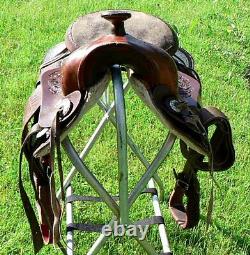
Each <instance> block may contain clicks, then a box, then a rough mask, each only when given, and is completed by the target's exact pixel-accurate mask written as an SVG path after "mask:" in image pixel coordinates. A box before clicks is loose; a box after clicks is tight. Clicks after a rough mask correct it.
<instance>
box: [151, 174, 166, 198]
mask: <svg viewBox="0 0 250 255" xmlns="http://www.w3.org/2000/svg"><path fill="white" fill-rule="evenodd" d="M153 178H154V180H155V182H156V183H157V185H158V187H159V190H160V192H159V200H160V201H161V202H163V201H164V199H165V189H164V185H163V182H162V180H161V178H160V176H159V175H158V174H157V173H155V174H154V176H153Z"/></svg>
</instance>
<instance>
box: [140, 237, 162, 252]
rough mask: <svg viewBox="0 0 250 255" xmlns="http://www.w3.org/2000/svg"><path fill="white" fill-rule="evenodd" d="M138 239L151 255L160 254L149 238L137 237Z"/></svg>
mask: <svg viewBox="0 0 250 255" xmlns="http://www.w3.org/2000/svg"><path fill="white" fill-rule="evenodd" d="M135 239H136V241H137V242H138V243H139V244H140V245H141V246H142V247H143V249H144V250H145V251H146V252H147V254H149V255H158V253H157V252H156V251H155V249H154V248H153V247H152V245H151V244H150V243H149V242H148V241H147V240H145V239H144V240H139V239H138V237H135Z"/></svg>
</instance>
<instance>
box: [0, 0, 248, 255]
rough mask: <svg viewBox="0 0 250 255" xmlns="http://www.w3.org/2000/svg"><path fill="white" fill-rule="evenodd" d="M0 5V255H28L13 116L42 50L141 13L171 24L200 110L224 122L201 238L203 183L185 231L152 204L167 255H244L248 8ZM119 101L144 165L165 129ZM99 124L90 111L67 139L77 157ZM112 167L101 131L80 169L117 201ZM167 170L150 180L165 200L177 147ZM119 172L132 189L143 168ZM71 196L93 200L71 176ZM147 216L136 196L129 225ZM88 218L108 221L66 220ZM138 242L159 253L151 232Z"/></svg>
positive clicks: (84, 242)
mask: <svg viewBox="0 0 250 255" xmlns="http://www.w3.org/2000/svg"><path fill="white" fill-rule="evenodd" d="M0 3H1V10H0V35H1V36H0V54H1V55H0V89H1V92H0V98H1V104H0V137H1V141H0V167H1V168H0V172H1V175H0V183H1V186H0V247H1V248H0V254H11V255H14V254H32V243H31V239H30V232H29V227H28V222H27V220H26V218H25V215H24V211H23V208H22V206H21V200H20V197H19V192H18V183H17V180H18V176H17V174H18V153H19V145H20V133H21V128H22V114H23V107H24V105H25V102H26V100H27V98H28V96H29V95H30V94H31V91H32V90H33V88H34V84H35V81H36V79H37V72H38V68H39V64H40V63H41V61H42V58H43V56H44V54H45V52H46V50H47V49H48V48H50V47H52V46H53V45H54V44H56V43H58V42H60V41H62V40H64V33H65V31H66V29H67V27H68V26H69V24H70V23H71V22H73V20H75V19H76V18H77V17H78V16H80V15H83V14H86V13H88V12H92V11H96V10H101V9H111V8H112V9H118V8H131V9H136V10H141V11H144V12H148V13H151V14H153V15H156V16H159V17H161V18H162V19H164V20H166V21H168V22H169V23H171V24H174V25H175V26H176V27H177V28H178V32H179V35H180V41H181V45H182V46H183V47H184V48H186V49H187V50H188V51H190V52H191V53H192V54H193V56H194V58H195V61H196V69H197V71H198V73H199V74H200V76H201V79H202V83H203V104H204V105H214V106H216V107H218V108H220V109H221V110H223V111H224V112H226V114H227V116H228V117H229V118H230V120H231V124H232V129H233V139H234V144H235V149H236V162H235V165H234V166H233V167H232V168H231V169H230V170H229V171H227V172H224V173H218V174H216V179H217V181H218V183H219V184H220V190H218V191H217V192H216V202H215V208H214V214H213V218H214V221H213V225H212V226H211V227H210V229H209V231H208V232H205V227H206V223H205V222H206V206H207V202H208V194H209V190H210V189H209V187H210V185H208V183H209V178H208V174H206V173H200V174H199V177H200V181H201V187H202V200H201V213H202V217H201V221H200V224H199V225H198V226H197V227H196V228H195V229H193V230H188V231H182V230H180V229H179V228H178V227H177V226H176V225H175V224H174V222H173V220H172V219H171V218H170V215H169V211H168V209H167V202H164V203H163V204H162V209H163V213H164V216H165V218H166V222H167V229H168V235H169V239H170V244H171V247H172V249H173V252H174V254H195V255H196V254H211V255H212V254H220V255H222V254H241V255H243V254H244V255H247V254H249V253H250V207H249V204H250V196H249V191H250V184H249V183H250V182H249V169H250V162H249V161H250V159H249V152H250V130H249V125H250V122H249V120H250V96H249V81H247V80H246V79H245V78H244V77H245V73H246V71H247V68H248V66H249V65H250V16H249V13H250V8H249V7H250V5H249V1H243V0H242V1H237V0H235V1H234V0H230V1H229V0H224V1H223V0H221V1H216V0H214V1H205V0H204V1H201V0H200V1H198V0H196V1H173V0H169V1H164V0H158V1H155V0H151V1H147V0H141V1H128V0H122V1H120V0H116V1H111V0H106V1H86V0H85V1H76V0H73V1H66V0H61V1H55V0H50V1H48V0H41V1H38V0H33V1H27V0H26V1H24V0H23V1H22V0H16V1H10V0H1V1H0ZM127 99H128V100H127V109H128V110H127V111H128V127H129V132H130V133H131V134H133V138H134V140H135V141H136V142H137V143H138V144H139V146H140V148H141V149H142V151H143V152H144V153H145V154H146V156H147V157H148V158H149V159H150V160H151V159H153V157H154V155H155V154H156V152H157V150H158V148H159V147H160V146H161V143H162V142H163V139H164V138H165V135H166V133H167V130H166V129H165V128H164V127H163V126H162V125H161V124H160V123H159V122H158V121H157V120H156V118H155V116H154V115H153V114H152V113H151V112H150V111H149V110H148V109H147V108H146V107H144V106H143V104H142V102H141V101H140V100H139V99H138V98H137V97H135V95H134V94H133V92H129V94H128V95H127ZM100 118H101V113H100V111H99V110H98V109H97V108H94V109H93V110H92V111H91V112H90V113H88V114H87V116H86V117H85V119H84V120H83V121H82V123H81V124H80V125H79V128H78V129H77V130H76V131H75V134H74V136H73V140H76V137H78V140H77V141H78V142H79V141H80V143H79V145H78V148H79V150H80V148H81V146H83V145H84V143H86V141H87V139H88V137H89V136H90V134H91V132H92V131H93V130H94V128H95V126H96V124H97V123H98V120H99V119H100ZM110 137H112V139H111V140H110ZM115 160H116V147H115V130H114V129H113V127H112V126H111V125H108V126H107V127H106V128H105V133H104V134H103V135H102V137H101V139H100V140H99V142H98V144H97V145H96V146H95V147H94V149H93V150H92V151H91V153H90V154H89V156H88V157H87V159H86V163H87V165H88V166H89V167H91V168H93V169H94V170H93V171H94V172H95V173H96V174H97V175H98V176H100V180H101V181H103V182H104V185H105V187H106V188H107V189H108V190H109V191H111V192H113V193H116V192H117V183H116V182H114V181H113V180H116V177H117V164H116V161H115ZM167 161H168V162H167V163H168V164H167V163H166V162H164V164H163V165H162V167H161V168H160V170H159V174H160V176H161V177H162V179H163V181H164V183H165V184H166V189H167V192H170V191H171V189H172V187H173V185H174V178H173V174H172V168H176V169H178V170H181V168H182V166H183V164H184V161H183V159H182V157H181V155H180V152H179V148H178V143H176V145H175V147H174V150H173V151H172V152H171V155H170V157H169V158H168V159H167ZM129 163H130V169H129V171H130V174H131V175H130V179H129V183H130V188H132V187H133V185H134V184H135V183H136V181H137V180H138V178H139V177H140V175H141V174H142V173H143V171H144V169H143V167H142V166H141V164H140V163H139V162H138V160H137V159H136V158H135V156H134V155H133V154H132V153H131V152H129ZM66 165H68V163H67V162H66ZM65 169H67V168H65ZM65 174H66V170H65ZM26 180H27V182H26V186H27V187H28V190H30V191H31V188H30V186H29V184H28V177H27V175H26ZM79 183H80V184H79ZM74 187H75V190H76V191H78V192H80V191H81V192H82V193H83V194H89V193H93V192H92V191H91V189H90V188H89V187H88V186H87V185H86V183H85V182H84V181H83V180H82V178H81V177H80V176H78V177H77V178H76V179H75V181H74ZM151 213H152V209H151V207H150V201H149V199H147V197H143V198H142V200H140V201H138V202H136V204H135V205H134V206H133V208H132V215H131V217H132V218H133V219H138V218H141V217H146V216H149V215H150V214H151ZM90 218H91V219H92V218H94V219H95V220H96V221H98V220H104V221H108V220H109V218H110V213H109V212H108V210H107V208H106V207H105V206H104V205H102V206H91V207H89V205H88V204H85V205H80V204H79V205H77V206H76V219H78V220H88V219H90ZM96 237H97V235H95V234H93V235H90V236H87V235H86V234H77V235H76V241H77V249H76V254H84V251H86V250H87V249H88V247H90V245H91V243H92V242H93V241H94V240H95V238H96ZM148 239H149V240H150V241H151V242H152V243H154V245H155V246H156V248H157V249H160V242H159V238H158V236H157V231H156V228H153V229H152V230H151V231H150V233H149V235H148ZM40 254H59V252H58V251H57V250H55V249H54V248H53V247H46V248H44V249H43V250H42V252H41V253H40ZM100 254H144V252H143V250H142V249H141V248H140V247H139V246H138V244H137V243H136V242H135V241H134V240H132V241H131V240H127V239H126V238H125V239H124V240H121V239H116V240H115V241H114V242H113V241H112V240H111V241H110V242H107V244H106V245H105V247H104V248H103V249H102V250H101V252H100Z"/></svg>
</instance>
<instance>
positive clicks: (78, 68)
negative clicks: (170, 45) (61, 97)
mask: <svg viewBox="0 0 250 255" xmlns="http://www.w3.org/2000/svg"><path fill="white" fill-rule="evenodd" d="M114 64H120V65H123V66H126V67H128V68H129V69H132V70H133V71H134V72H135V74H136V76H137V77H138V78H139V79H140V80H142V81H143V82H144V84H145V86H146V87H147V89H148V90H150V89H152V88H154V87H155V86H158V85H162V86H164V87H165V88H166V90H167V91H168V93H169V96H175V97H177V94H178V93H177V82H178V79H177V77H178V76H177V68H176V65H175V63H174V61H173V60H172V58H171V57H170V56H169V55H168V54H167V53H166V52H165V51H163V50H161V49H159V48H157V47H154V46H152V45H150V44H148V43H145V42H142V41H140V40H137V39H136V38H133V37H132V36H130V35H125V36H115V35H107V36H104V37H102V38H99V39H98V40H96V41H94V42H93V43H92V44H91V45H89V46H88V47H84V48H80V49H78V50H77V51H75V52H73V53H72V54H71V55H70V56H69V58H68V59H67V60H66V61H65V63H64V65H63V68H62V76H63V81H62V88H63V91H64V93H65V95H67V94H69V93H71V92H72V91H74V90H78V89H79V90H80V91H85V90H86V89H87V88H89V87H91V86H93V84H95V83H96V82H97V81H96V77H100V76H101V75H102V74H103V73H106V72H107V70H108V69H109V68H110V66H112V65H114Z"/></svg>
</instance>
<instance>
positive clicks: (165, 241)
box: [148, 179, 171, 253]
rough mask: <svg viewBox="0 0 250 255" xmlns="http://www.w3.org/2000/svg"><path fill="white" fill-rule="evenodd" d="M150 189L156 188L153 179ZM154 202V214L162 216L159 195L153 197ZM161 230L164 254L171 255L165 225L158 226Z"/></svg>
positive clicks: (149, 185)
mask: <svg viewBox="0 0 250 255" xmlns="http://www.w3.org/2000/svg"><path fill="white" fill-rule="evenodd" d="M148 187H149V188H155V185H154V181H153V179H151V180H150V181H149V182H148ZM152 202H153V207H154V212H155V216H162V213H161V208H160V203H159V200H158V196H157V195H153V196H152ZM158 228H159V234H160V238H161V243H162V248H163V252H164V253H165V252H166V253H167V252H168V253H170V252H171V251H170V245H169V241H168V237H167V232H166V228H165V225H164V224H159V225H158Z"/></svg>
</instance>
